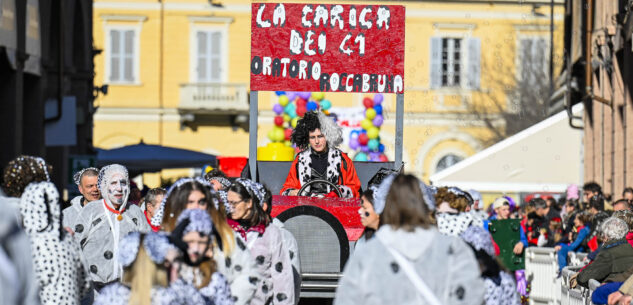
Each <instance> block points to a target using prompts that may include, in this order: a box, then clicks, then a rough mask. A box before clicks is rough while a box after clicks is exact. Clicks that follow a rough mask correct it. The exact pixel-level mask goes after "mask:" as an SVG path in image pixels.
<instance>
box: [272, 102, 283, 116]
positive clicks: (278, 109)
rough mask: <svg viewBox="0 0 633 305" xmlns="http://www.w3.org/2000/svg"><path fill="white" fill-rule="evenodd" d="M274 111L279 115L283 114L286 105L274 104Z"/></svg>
mask: <svg viewBox="0 0 633 305" xmlns="http://www.w3.org/2000/svg"><path fill="white" fill-rule="evenodd" d="M273 112H275V114H277V115H279V114H282V113H283V112H284V107H283V106H281V105H279V104H275V105H274V106H273Z"/></svg>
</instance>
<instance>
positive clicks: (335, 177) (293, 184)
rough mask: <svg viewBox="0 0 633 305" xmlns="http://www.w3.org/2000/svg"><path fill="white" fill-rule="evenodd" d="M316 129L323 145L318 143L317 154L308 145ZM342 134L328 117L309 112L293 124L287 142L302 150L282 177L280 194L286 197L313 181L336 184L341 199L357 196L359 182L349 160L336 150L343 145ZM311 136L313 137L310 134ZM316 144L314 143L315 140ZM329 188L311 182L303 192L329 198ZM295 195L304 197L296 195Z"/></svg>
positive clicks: (320, 113) (330, 188) (325, 185)
mask: <svg viewBox="0 0 633 305" xmlns="http://www.w3.org/2000/svg"><path fill="white" fill-rule="evenodd" d="M316 130H319V131H320V132H321V134H322V137H324V138H325V143H323V144H325V146H323V145H322V144H319V145H320V146H318V149H319V151H315V150H314V148H313V147H312V146H311V145H316V144H315V143H316V142H315V143H312V144H310V143H311V142H310V141H311V140H310V132H315V131H316ZM342 134H343V131H342V130H341V127H340V126H338V125H337V124H336V122H334V120H333V119H332V118H329V117H327V116H326V115H325V114H323V113H322V112H316V111H309V112H306V114H305V115H304V116H303V118H302V119H301V120H299V121H298V122H297V126H296V128H295V129H294V131H293V132H292V136H291V137H290V139H291V140H292V143H294V144H295V145H296V146H297V147H298V148H299V149H301V150H302V151H301V152H300V153H299V154H297V156H296V157H295V160H294V161H293V162H292V166H291V167H290V172H289V173H288V177H287V178H286V182H285V183H284V185H283V187H282V189H281V191H280V194H281V195H285V196H287V195H289V194H290V192H291V191H292V190H300V189H301V187H302V186H304V185H305V184H306V183H308V182H310V181H313V180H327V181H329V182H331V183H332V184H334V185H336V186H337V187H338V189H339V190H340V192H341V197H343V198H352V197H358V195H359V191H360V186H361V184H360V180H359V179H358V175H356V169H355V168H354V163H353V162H352V160H351V159H350V158H349V157H348V156H347V154H345V153H344V152H342V151H341V150H340V149H338V146H339V145H340V144H341V143H342V142H343V136H342ZM313 137H314V135H313ZM317 141H318V140H317ZM332 191H333V189H332V186H330V185H328V184H325V183H314V184H311V185H310V186H308V187H306V189H305V192H309V193H311V194H312V195H313V196H323V195H329V194H330V192H332ZM298 195H300V196H301V195H305V193H303V194H298Z"/></svg>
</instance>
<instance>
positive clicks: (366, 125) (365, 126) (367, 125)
mask: <svg viewBox="0 0 633 305" xmlns="http://www.w3.org/2000/svg"><path fill="white" fill-rule="evenodd" d="M373 126H374V124H373V123H372V122H371V120H369V119H364V120H362V121H361V122H360V127H363V129H365V130H369V128H371V127H373Z"/></svg>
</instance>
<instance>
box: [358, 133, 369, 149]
mask: <svg viewBox="0 0 633 305" xmlns="http://www.w3.org/2000/svg"><path fill="white" fill-rule="evenodd" d="M367 142H369V137H368V136H367V135H366V134H364V133H362V134H360V135H359V136H358V143H360V145H363V146H365V145H367Z"/></svg>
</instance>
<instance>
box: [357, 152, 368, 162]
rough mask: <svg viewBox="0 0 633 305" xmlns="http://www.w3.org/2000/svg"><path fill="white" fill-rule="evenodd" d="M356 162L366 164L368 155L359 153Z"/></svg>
mask: <svg viewBox="0 0 633 305" xmlns="http://www.w3.org/2000/svg"><path fill="white" fill-rule="evenodd" d="M354 161H359V162H366V161H367V154H365V153H362V152H359V153H357V154H356V156H354Z"/></svg>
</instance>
